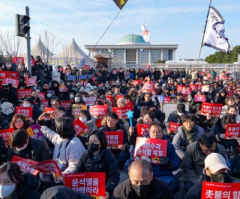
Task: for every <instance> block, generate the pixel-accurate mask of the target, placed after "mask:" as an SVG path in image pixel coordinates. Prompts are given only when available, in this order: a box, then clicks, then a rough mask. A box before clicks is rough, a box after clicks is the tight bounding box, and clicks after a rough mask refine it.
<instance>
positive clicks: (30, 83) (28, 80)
mask: <svg viewBox="0 0 240 199" xmlns="http://www.w3.org/2000/svg"><path fill="white" fill-rule="evenodd" d="M25 84H26V86H27V87H30V86H37V82H36V79H35V78H33V77H29V78H25Z"/></svg>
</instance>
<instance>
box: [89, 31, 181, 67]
mask: <svg viewBox="0 0 240 199" xmlns="http://www.w3.org/2000/svg"><path fill="white" fill-rule="evenodd" d="M85 48H86V49H88V50H89V51H90V55H91V58H94V57H95V56H97V55H99V54H101V55H105V56H110V57H112V63H111V67H114V68H119V67H128V68H134V67H138V68H145V67H146V65H151V66H152V65H153V64H154V63H155V62H157V61H159V60H161V61H167V60H175V55H176V49H177V48H178V45H176V44H174V45H170V44H166V45H161V44H150V43H146V42H145V41H144V39H143V37H142V36H140V35H135V34H131V35H127V36H125V37H123V38H122V39H121V40H120V41H119V42H118V43H117V44H116V45H97V46H96V47H95V48H94V45H85Z"/></svg>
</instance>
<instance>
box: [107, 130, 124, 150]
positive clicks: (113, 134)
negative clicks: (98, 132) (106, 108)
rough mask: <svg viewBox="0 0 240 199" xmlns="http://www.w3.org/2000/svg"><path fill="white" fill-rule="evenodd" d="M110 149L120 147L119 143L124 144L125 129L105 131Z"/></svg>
mask: <svg viewBox="0 0 240 199" xmlns="http://www.w3.org/2000/svg"><path fill="white" fill-rule="evenodd" d="M104 133H105V135H106V138H107V143H108V149H118V146H119V145H123V131H104Z"/></svg>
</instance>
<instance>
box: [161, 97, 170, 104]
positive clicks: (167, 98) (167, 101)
mask: <svg viewBox="0 0 240 199" xmlns="http://www.w3.org/2000/svg"><path fill="white" fill-rule="evenodd" d="M170 102H171V97H164V101H163V103H170Z"/></svg>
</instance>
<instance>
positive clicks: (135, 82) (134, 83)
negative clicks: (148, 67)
mask: <svg viewBox="0 0 240 199" xmlns="http://www.w3.org/2000/svg"><path fill="white" fill-rule="evenodd" d="M132 84H133V85H134V86H137V85H140V84H141V80H133V81H132Z"/></svg>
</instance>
